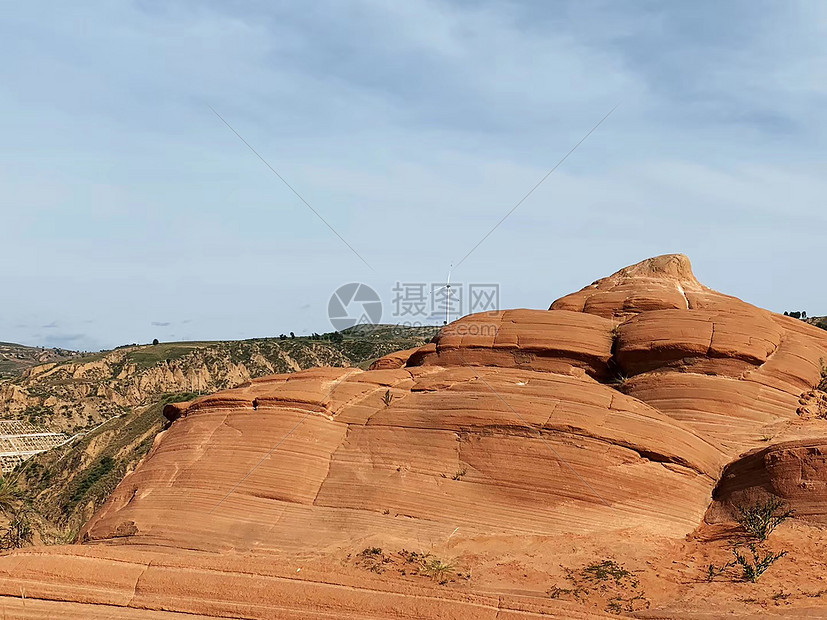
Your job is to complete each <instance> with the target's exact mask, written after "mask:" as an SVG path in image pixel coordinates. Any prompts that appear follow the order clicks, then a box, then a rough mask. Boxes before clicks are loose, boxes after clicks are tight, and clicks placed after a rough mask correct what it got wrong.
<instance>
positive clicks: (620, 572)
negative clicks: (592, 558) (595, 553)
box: [582, 560, 632, 583]
mask: <svg viewBox="0 0 827 620" xmlns="http://www.w3.org/2000/svg"><path fill="white" fill-rule="evenodd" d="M582 572H583V576H584V577H585V578H586V579H587V580H589V581H608V580H609V579H614V581H615V583H620V582H621V581H623V580H624V579H626V578H627V577H631V576H632V573H630V572H629V571H627V570H626V569H625V568H623V566H622V565H620V564H618V563H617V562H615V561H614V560H603V561H602V562H595V563H593V564H589V565H588V566H585V567H584V568H583V571H582Z"/></svg>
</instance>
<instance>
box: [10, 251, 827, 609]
mask: <svg viewBox="0 0 827 620" xmlns="http://www.w3.org/2000/svg"><path fill="white" fill-rule="evenodd" d="M826 358H827V333H825V332H824V331H822V330H819V329H818V328H816V327H813V326H811V325H807V324H806V323H804V322H802V321H798V320H796V319H792V318H789V317H785V316H780V315H777V314H773V313H771V312H768V311H766V310H762V309H759V308H756V307H754V306H751V305H749V304H747V303H745V302H743V301H741V300H739V299H736V298H734V297H730V296H727V295H724V294H721V293H718V292H716V291H714V290H712V289H709V288H707V287H705V286H703V285H702V284H700V282H698V280H697V279H696V278H695V276H694V274H693V272H692V267H691V264H690V262H689V259H688V258H687V257H685V256H683V255H680V254H675V255H666V256H659V257H656V258H652V259H648V260H645V261H643V262H641V263H638V264H636V265H633V266H630V267H626V268H625V269H622V270H620V271H618V272H617V273H615V274H614V275H612V276H609V277H607V278H604V279H601V280H598V281H597V282H595V283H593V284H591V285H590V286H587V287H586V288H584V289H583V290H581V291H579V292H576V293H573V294H571V295H567V296H565V297H563V298H561V299H559V300H557V301H555V302H554V303H552V304H551V306H550V308H549V310H526V309H520V310H506V311H501V312H496V313H486V314H480V315H472V316H468V317H464V318H462V319H460V320H458V321H456V322H454V323H452V324H451V325H449V326H447V327H445V328H443V329H442V331H441V332H440V333H439V335H438V336H437V337H436V338H435V339H434V341H433V342H431V343H429V344H427V345H425V346H423V347H419V348H417V349H412V350H409V351H403V352H398V353H393V354H391V355H389V356H387V357H385V358H382V359H380V360H378V361H376V362H375V363H374V364H373V366H372V367H371V369H370V370H367V371H362V370H359V369H354V368H316V369H312V370H306V371H301V372H296V373H293V374H283V375H273V376H269V377H264V378H261V379H257V380H253V381H250V382H248V383H247V384H245V385H242V386H240V387H238V388H235V389H232V390H225V391H223V392H219V393H217V394H214V395H211V396H206V397H202V398H198V399H197V400H194V401H192V402H189V403H183V404H181V403H179V404H175V405H170V406H168V407H167V408H166V409H165V411H164V414H165V416H166V417H167V418H168V419H169V420H170V422H171V425H170V428H169V429H168V430H167V431H165V432H164V433H163V434H162V435H161V436H160V437H159V439H158V440H157V441H156V444H155V445H154V447H153V449H152V450H151V452H150V453H149V455H148V456H147V458H146V459H145V460H144V462H143V463H142V464H141V465H140V466H139V467H138V468H137V469H136V470H135V471H134V472H133V473H132V474H130V475H128V476H127V477H126V478H125V479H124V480H123V481H122V482H121V484H120V485H119V486H118V488H117V489H116V491H115V492H114V493H113V495H112V496H111V498H110V500H109V501H108V503H107V504H106V505H105V506H104V507H103V508H102V509H101V510H99V511H98V512H97V513H96V514H95V516H94V517H93V518H92V519H91V521H90V522H89V523H88V524H87V525H86V527H85V528H84V530H83V532H82V537H81V540H82V542H84V543H86V544H83V545H80V546H72V547H66V548H60V549H50V550H43V549H39V550H36V551H27V552H18V553H17V554H14V555H12V556H9V557H6V558H2V559H0V571H2V572H0V575H4V578H3V579H0V588H2V592H0V593H2V594H4V595H5V596H6V597H14V596H19V591H20V588H21V587H23V588H25V590H26V591H27V592H28V593H29V594H28V596H29V597H30V598H35V599H38V600H41V601H57V602H55V603H54V604H65V605H66V607H64V608H61V609H65V610H70V609H75V608H74V607H71V605H81V607H77V609H81V610H83V611H85V612H88V613H89V614H90V616H91V615H93V614H94V613H102V612H101V610H104V611H105V609H104V607H100V606H109V608H111V609H117V610H118V613H121V614H122V617H133V616H132V615H129V614H136V615H135V616H134V617H139V615H138V614H141V613H147V614H148V613H149V612H150V611H153V612H158V613H159V614H160V613H161V610H165V611H164V612H163V613H170V614H173V613H174V612H180V613H187V614H201V615H204V616H222V615H227V616H230V615H233V614H238V615H241V616H244V617H261V618H265V617H291V614H294V613H295V614H306V615H307V616H308V617H309V616H310V615H313V617H369V618H384V617H392V616H393V617H410V618H431V617H433V618H437V617H456V618H492V619H493V618H500V619H502V618H523V617H526V618H529V617H532V618H533V617H541V615H542V614H545V615H544V616H543V617H561V618H566V617H578V615H580V617H598V616H601V615H602V613H603V611H602V608H601V609H597V608H594V607H588V606H584V605H577V604H575V603H572V602H566V601H559V600H552V599H549V597H548V596H547V594H546V590H547V589H548V584H546V586H543V585H542V583H543V579H545V580H548V579H551V578H552V576H553V575H554V574H555V572H554V571H558V572H559V566H560V564H561V558H570V559H572V561H574V559H573V558H576V557H580V558H582V557H585V556H584V555H577V554H584V553H587V552H586V551H583V549H587V550H592V551H594V552H595V553H598V551H597V550H598V549H607V548H610V549H611V550H612V553H614V554H617V553H619V552H620V551H619V550H621V549H628V553H629V554H630V555H629V557H631V558H636V559H637V560H638V561H639V562H640V564H641V566H644V565H645V564H646V563H649V565H651V566H654V565H656V564H657V562H662V561H663V560H662V559H660V558H659V556H660V553H661V551H662V550H663V549H664V548H666V547H667V546H671V548H677V547H676V546H679V545H681V544H683V543H682V542H681V541H684V540H685V539H686V537H687V536H688V535H690V534H691V533H692V532H693V531H695V530H696V528H698V527H699V526H702V524H703V523H704V518H705V515H707V511H708V510H709V509H710V505H711V504H712V503H713V501H715V502H718V503H719V504H721V503H722V502H724V501H725V500H724V499H722V498H724V497H725V496H726V497H729V496H730V495H731V494H732V493H733V492H735V491H731V490H728V489H727V488H724V487H722V486H721V485H722V484H724V483H723V482H721V478H722V474H723V472H725V471H726V472H727V475H728V476H730V478H732V479H733V480H736V481H737V484H736V485H735V487H737V489H736V491H738V492H740V490H742V489H745V488H748V487H750V486H751V485H754V486H761V487H762V488H763V489H764V490H765V491H767V489H768V491H767V492H773V489H774V488H783V489H785V491H784V493H785V494H784V497H785V498H788V499H791V500H793V501H795V502H797V503H799V504H800V505H801V506H806V507H807V509H806V510H807V514H808V516H809V517H810V518H811V519H814V520H816V521H818V520H820V519H821V518H822V516H823V515H824V514H827V512H825V511H824V510H823V507H825V506H827V488H825V485H824V484H822V482H821V481H822V480H825V479H827V473H825V468H824V464H825V463H824V458H823V457H822V456H821V455H822V446H823V445H825V442H827V440H825V439H824V438H825V437H827V426H825V422H824V420H823V419H822V418H821V417H819V416H817V415H802V414H801V409H802V406H803V405H802V402H803V401H802V399H806V398H808V396H806V395H807V394H814V393H816V392H818V390H817V387H818V385H819V383H820V382H821V380H822V376H821V375H822V369H823V362H822V360H823V359H826ZM807 402H809V401H807ZM807 411H810V409H807ZM767 437H770V438H771V439H770V440H768V439H767ZM768 441H770V442H771V443H770V444H769V445H768V443H767V442H768ZM808 442H809V443H808ZM756 450H765V451H766V453H762V455H761V456H746V457H743V458H746V459H747V460H746V461H743V464H742V465H739V463H740V462H741V459H742V456H743V455H751V454H753V453H754V451H756ZM768 455H776V456H768ZM749 459H752V460H749ZM768 459H769V460H768ZM773 459H775V460H773ZM802 459H803V460H804V461H806V463H807V467H810V468H814V469H817V470H818V472H819V473H818V474H817V475H816V474H814V475H812V476H810V478H808V480H809V479H812V480H817V481H818V484H811V483H810V482H807V484H803V485H799V486H798V487H797V486H796V485H797V484H799V482H801V476H798V477H796V474H795V467H794V466H793V465H794V464H796V463H801V462H804V461H802ZM770 461H772V462H780V463H781V464H782V465H779V466H777V467H775V468H774V469H773V468H769V467H768V466H767V463H768V462H770ZM784 463H792V464H793V465H789V466H787V465H784ZM778 480H780V481H782V482H779V483H778V484H776V485H775V486H773V482H772V481H778ZM735 487H733V488H735ZM716 489H717V490H716ZM713 493H714V494H715V497H714V498H713ZM721 510H723V509H720V510H719V512H721ZM721 514H723V512H721ZM573 541H577V542H573ZM624 541H625V542H624ZM626 543H629V544H628V545H627V544H626ZM366 547H376V548H382V549H415V550H423V551H427V552H430V553H434V554H438V555H440V556H450V557H453V558H456V562H457V563H461V564H464V565H468V566H471V565H473V567H474V568H473V578H471V577H470V573H469V579H468V581H467V583H463V584H462V585H456V586H450V585H449V586H446V587H439V586H437V585H433V586H430V585H428V584H425V583H421V582H412V581H411V580H410V579H409V578H408V577H404V578H400V579H398V580H393V579H390V578H383V577H381V576H376V575H373V574H370V573H368V574H365V572H364V571H362V572H359V570H358V569H355V568H353V567H352V565H351V564H348V560H347V559H346V558H350V557H352V556H354V555H355V554H357V553H358V552H359V551H361V550H362V549H364V548H366ZM564 548H566V549H568V548H571V549H572V551H565V550H564ZM552 549H554V550H555V551H554V552H551V550H552ZM544 550H545V551H544ZM297 558H303V560H301V561H302V562H305V564H306V565H307V566H310V567H312V569H307V570H304V572H302V571H303V569H302V565H301V563H300V562H299V560H297ZM308 558H310V559H308ZM647 558H648V559H647ZM633 561H634V560H633ZM297 562H299V564H297ZM343 563H344V565H346V566H345V567H344V568H342V566H343ZM293 566H296V567H297V568H298V569H299V571H298V572H297V571H296V570H295V568H292V567H293ZM337 566H338V567H339V568H336V567H337ZM514 566H517V567H518V568H514ZM107 567H108V568H107ZM331 567H333V568H331ZM110 569H111V570H110ZM107 570H110V572H108V573H107ZM674 570H675V569H674V568H673V567H670V566H666V565H665V566H664V569H663V571H662V575H661V574H660V573H659V576H658V579H660V580H661V581H659V582H658V585H657V587H656V588H653V589H654V590H656V591H657V592H660V593H661V597H662V599H661V600H660V601H659V600H657V598H656V597H655V598H654V599H653V600H652V601H648V602H650V603H651V605H652V608H653V609H656V608H657V607H658V605H659V604H661V603H662V604H663V605H666V604H667V603H666V601H670V603H669V604H674V596H672V595H670V594H668V592H669V589H668V583H671V582H669V579H670V578H673V577H674V578H675V579H677V578H678V577H677V576H676V575H674V574H673V573H670V571H674ZM101 571H102V572H101ZM290 571H293V572H292V573H291V572H290ZM379 572H381V571H379ZM220 574H225V575H232V578H228V579H229V580H227V581H221V580H220V578H219V575H220ZM403 574H404V573H403ZM537 575H545V577H543V579H541V578H540V577H538V576H537ZM670 575H671V577H670ZM652 579H655V578H654V577H652ZM538 583H539V584H541V585H537V584H538ZM664 584H667V585H664ZM698 587H701V586H698ZM268 588H272V589H274V590H273V591H274V592H278V595H277V596H275V595H274V597H268V596H267V595H266V594H265V592H266V591H267V589H268ZM697 598H698V600H697V601H695V602H692V603H687V604H686V605H687V609H689V608H692V609H694V610H695V611H698V612H699V613H702V612H704V611H705V612H707V613H708V612H710V610H714V609H716V608H715V607H714V605H713V603H712V602H710V601H708V600H706V598H705V597H704V596H698V597H697ZM61 601H63V602H64V603H60V602H61ZM92 603H94V605H91V604H92ZM42 604H43V605H44V606H45V607H44V609H46V608H47V607H48V605H46V603H45V602H43V603H42ZM50 604H51V603H50ZM84 604H90V605H88V606H86V605H84ZM95 605H97V606H98V607H95ZM693 605H694V607H693ZM705 605H706V607H704V606H705ZM632 606H633V605H632ZM50 609H52V608H50ZM107 609H108V608H107ZM402 609H410V613H409V614H408V615H404V614H405V613H408V612H403V611H399V610H402ZM67 613H68V611H67ZM673 613H674V614H675V615H680V614H678V612H675V611H674V610H671V611H670V614H673ZM394 614H402V615H394ZM35 617H37V616H35ZM40 617H47V611H43V612H42V613H41V616H40ZM78 617H80V616H78ZM140 617H143V616H140ZM146 617H154V616H150V615H147V616H146ZM158 617H167V616H161V615H159V616H158ZM169 617H173V616H172V615H170V616H169ZM661 617H663V616H661Z"/></svg>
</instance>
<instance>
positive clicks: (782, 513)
mask: <svg viewBox="0 0 827 620" xmlns="http://www.w3.org/2000/svg"><path fill="white" fill-rule="evenodd" d="M784 507H785V504H784V502H783V501H782V500H780V499H779V498H777V497H770V498H769V499H768V500H766V501H763V502H761V501H759V502H756V503H754V504H750V505H749V506H737V509H738V515H737V516H736V517H735V520H736V521H738V523H739V524H740V526H741V527H742V528H744V531H745V532H746V533H747V534H749V535H750V536H753V537H754V538H757V539H758V540H761V541H764V540H766V539H767V536H769V535H770V534H771V533H772V531H773V530H774V529H775V528H776V527H778V526H779V525H781V524H782V523H783V522H784V521H786V520H787V519H789V518H790V517H791V516H793V511H792V510H785V509H784Z"/></svg>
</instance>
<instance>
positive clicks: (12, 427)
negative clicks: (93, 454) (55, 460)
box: [0, 420, 69, 474]
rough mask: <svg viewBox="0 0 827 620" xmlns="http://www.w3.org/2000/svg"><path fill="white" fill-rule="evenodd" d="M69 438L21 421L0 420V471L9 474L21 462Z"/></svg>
mask: <svg viewBox="0 0 827 620" xmlns="http://www.w3.org/2000/svg"><path fill="white" fill-rule="evenodd" d="M68 440H69V436H68V435H65V434H64V433H50V432H48V431H46V430H45V429H43V428H38V427H37V426H33V425H32V424H29V423H28V422H24V421H22V420H0V469H1V470H2V471H3V473H4V474H6V473H9V472H10V471H12V470H13V469H14V468H15V467H17V466H18V465H19V464H20V463H22V462H23V461H26V460H28V459H30V458H32V457H33V456H34V455H35V454H40V453H41V452H45V451H46V450H51V449H52V448H56V447H57V446H59V445H61V444H64V443H66V442H67V441H68Z"/></svg>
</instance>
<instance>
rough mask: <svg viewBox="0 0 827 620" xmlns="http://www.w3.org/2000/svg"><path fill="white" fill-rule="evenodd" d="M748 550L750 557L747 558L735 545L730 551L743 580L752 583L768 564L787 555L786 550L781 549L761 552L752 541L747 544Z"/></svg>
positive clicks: (770, 564) (764, 570)
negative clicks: (774, 551)
mask: <svg viewBox="0 0 827 620" xmlns="http://www.w3.org/2000/svg"><path fill="white" fill-rule="evenodd" d="M749 550H750V554H751V555H752V558H748V557H747V556H746V555H744V554H742V553H741V552H740V551H739V550H738V547H735V548H734V549H733V550H732V553H733V555H734V556H735V562H736V563H738V564H739V565H740V566H741V572H742V577H743V578H744V581H750V582H752V583H755V582H756V581H758V578H759V577H760V576H761V575H763V574H764V573H765V572H766V570H767V569H768V568H769V567H770V566H772V565H773V564H775V562H777V561H778V560H780V559H781V558H783V557H784V556H785V555H787V552H786V551H781V552H780V553H773V552H772V551H767V552H766V553H763V554H762V553H761V551H759V549H758V547H757V546H756V545H755V544H754V543H753V544H750V545H749Z"/></svg>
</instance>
